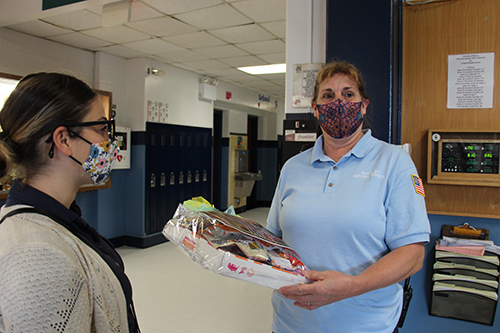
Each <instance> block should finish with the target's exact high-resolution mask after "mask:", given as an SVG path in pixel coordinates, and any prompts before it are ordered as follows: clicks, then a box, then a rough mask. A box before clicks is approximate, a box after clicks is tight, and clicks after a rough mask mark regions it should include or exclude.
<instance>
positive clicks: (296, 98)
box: [292, 63, 324, 108]
mask: <svg viewBox="0 0 500 333" xmlns="http://www.w3.org/2000/svg"><path fill="white" fill-rule="evenodd" d="M323 66H324V64H322V63H319V64H296V65H293V86H292V107H293V108H309V107H311V101H312V98H313V93H314V85H315V84H316V75H317V74H318V72H319V70H320V69H321V68H322V67H323Z"/></svg>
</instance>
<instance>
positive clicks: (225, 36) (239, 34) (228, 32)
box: [209, 24, 275, 44]
mask: <svg viewBox="0 0 500 333" xmlns="http://www.w3.org/2000/svg"><path fill="white" fill-rule="evenodd" d="M209 32H210V33H211V34H212V35H214V36H216V37H218V38H220V39H222V40H225V41H226V42H228V43H233V44H236V43H247V42H256V41H261V40H271V39H274V38H275V37H274V36H273V35H272V34H271V33H269V32H267V31H265V30H264V29H262V28H261V27H259V26H258V25H256V24H248V25H243V26H238V27H230V28H224V29H216V30H210V31H209Z"/></svg>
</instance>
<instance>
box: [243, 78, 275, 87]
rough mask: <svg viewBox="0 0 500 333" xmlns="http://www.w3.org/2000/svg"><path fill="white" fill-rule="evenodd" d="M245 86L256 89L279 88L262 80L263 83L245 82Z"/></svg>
mask: <svg viewBox="0 0 500 333" xmlns="http://www.w3.org/2000/svg"><path fill="white" fill-rule="evenodd" d="M245 85H247V86H249V87H255V88H258V87H271V88H276V87H278V86H277V85H276V84H275V83H273V82H269V81H265V80H262V81H249V82H245Z"/></svg>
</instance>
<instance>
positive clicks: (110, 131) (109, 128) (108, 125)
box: [62, 119, 115, 141]
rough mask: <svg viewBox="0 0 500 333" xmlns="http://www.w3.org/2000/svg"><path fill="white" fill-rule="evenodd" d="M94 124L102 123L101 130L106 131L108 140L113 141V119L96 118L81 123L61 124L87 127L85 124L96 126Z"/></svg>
mask: <svg viewBox="0 0 500 333" xmlns="http://www.w3.org/2000/svg"><path fill="white" fill-rule="evenodd" d="M96 125H104V126H105V127H103V128H102V130H103V131H106V132H108V136H109V140H110V141H113V140H114V139H115V120H114V119H110V120H98V121H86V122H83V123H76V124H69V125H62V126H65V127H87V126H96Z"/></svg>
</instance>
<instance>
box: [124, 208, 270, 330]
mask: <svg viewBox="0 0 500 333" xmlns="http://www.w3.org/2000/svg"><path fill="white" fill-rule="evenodd" d="M268 211H269V209H268V208H262V207H261V208H256V209H252V210H248V211H246V212H245V213H242V214H240V215H241V216H243V217H245V218H248V219H251V220H254V221H257V222H259V223H262V224H264V225H265V221H266V218H267V213H268ZM117 250H118V252H119V253H120V255H121V256H122V258H123V260H124V262H125V269H126V273H127V275H128V276H129V278H130V280H131V282H132V286H133V290H134V302H135V308H136V312H137V317H138V319H139V324H140V327H141V331H142V333H162V332H168V333H212V332H214V333H215V332H217V333H245V332H259V333H260V332H265V333H270V332H271V322H272V307H271V293H272V289H270V288H266V287H261V286H258V285H255V284H252V283H248V282H243V281H239V280H235V279H232V278H228V277H223V276H220V275H217V274H216V273H214V272H211V271H207V270H204V269H203V268H201V267H199V266H198V265H196V264H195V263H194V262H192V261H191V259H189V257H188V256H187V255H185V254H183V253H182V252H180V251H179V250H178V249H177V248H176V247H175V246H174V245H173V244H172V243H170V242H167V243H164V244H160V245H156V246H153V247H150V248H147V249H137V248H132V247H126V246H124V247H120V248H118V249H117Z"/></svg>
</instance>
